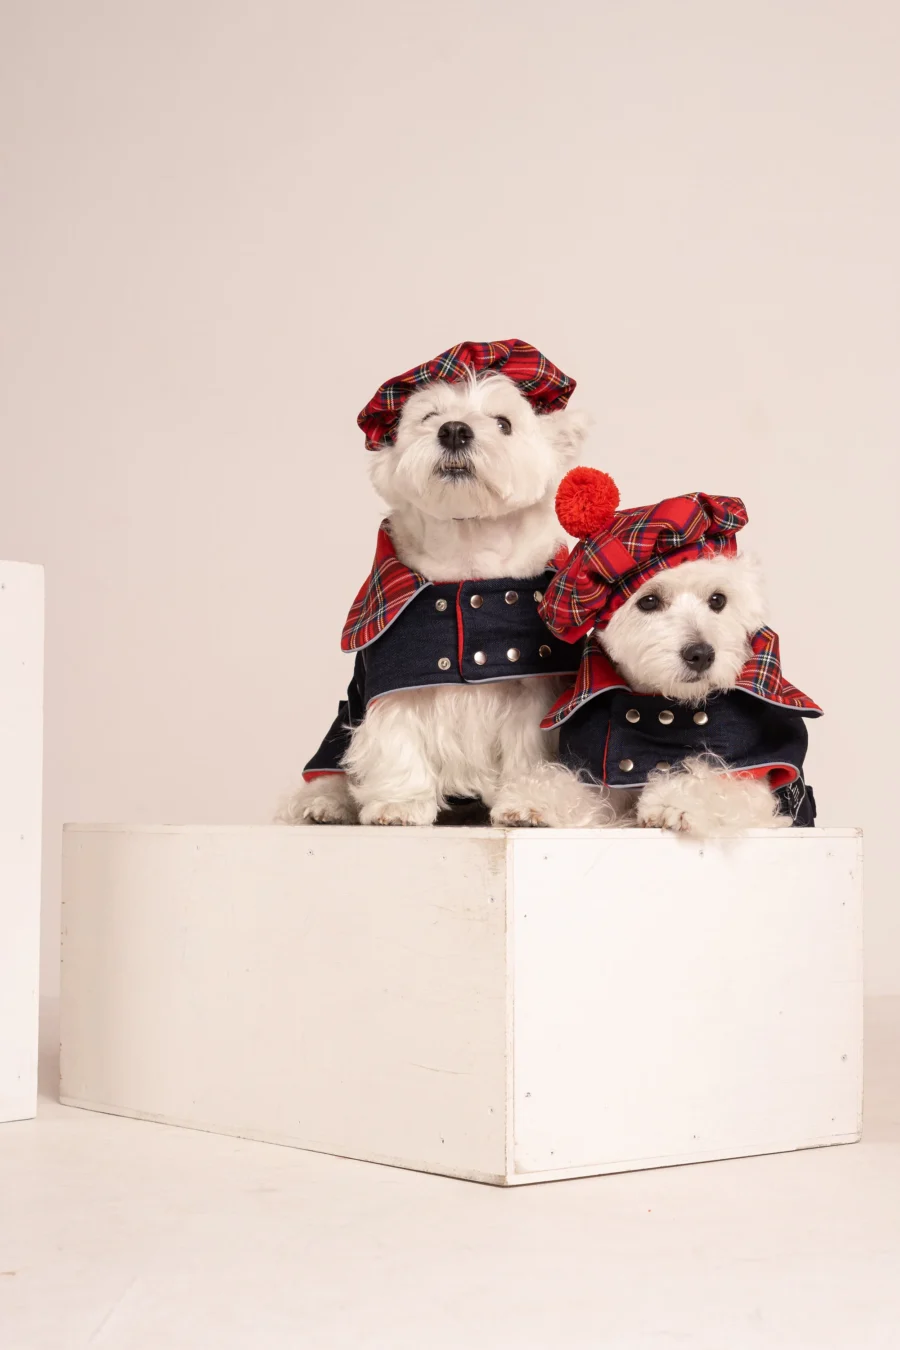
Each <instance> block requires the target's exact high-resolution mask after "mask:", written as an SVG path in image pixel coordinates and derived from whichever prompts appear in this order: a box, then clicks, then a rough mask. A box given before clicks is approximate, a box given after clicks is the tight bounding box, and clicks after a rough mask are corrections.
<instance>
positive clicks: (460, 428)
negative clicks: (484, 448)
mask: <svg viewBox="0 0 900 1350" xmlns="http://www.w3.org/2000/svg"><path fill="white" fill-rule="evenodd" d="M474 439H475V432H474V431H473V430H472V428H471V427H470V426H469V424H468V422H445V423H444V424H443V426H442V427H440V429H439V430H438V440H439V441H440V443H441V447H442V449H444V450H465V449H467V447H468V446H469V445H470V444H471V442H472V441H474Z"/></svg>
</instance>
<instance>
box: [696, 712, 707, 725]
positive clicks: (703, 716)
mask: <svg viewBox="0 0 900 1350" xmlns="http://www.w3.org/2000/svg"><path fill="white" fill-rule="evenodd" d="M694 721H695V722H696V723H697V726H698V727H705V726H706V724H707V722H708V721H709V714H708V713H705V712H704V711H703V710H702V708H701V710H700V712H695V713H694Z"/></svg>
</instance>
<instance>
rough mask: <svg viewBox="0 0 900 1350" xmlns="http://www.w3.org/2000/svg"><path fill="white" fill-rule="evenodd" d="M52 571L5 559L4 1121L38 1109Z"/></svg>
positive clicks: (0, 712) (1, 596)
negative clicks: (47, 619)
mask: <svg viewBox="0 0 900 1350" xmlns="http://www.w3.org/2000/svg"><path fill="white" fill-rule="evenodd" d="M43 707H44V572H43V569H42V568H40V567H35V566H33V565H32V564H30V563H14V562H0V1121H5V1120H23V1119H26V1118H27V1117H29V1116H33V1115H34V1114H35V1110H36V1108H37V1054H38V972H39V960H40V931H41V769H42V755H43Z"/></svg>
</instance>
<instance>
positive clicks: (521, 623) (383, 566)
mask: <svg viewBox="0 0 900 1350" xmlns="http://www.w3.org/2000/svg"><path fill="white" fill-rule="evenodd" d="M566 556H567V550H566V549H562V550H561V552H560V555H558V556H557V558H555V559H554V560H553V561H552V562H550V563H548V565H547V567H546V569H545V570H544V571H543V572H541V573H539V574H538V575H537V576H533V577H502V578H499V579H492V580H490V581H485V580H476V581H448V582H432V581H428V580H427V579H426V578H425V577H423V576H422V575H421V574H420V573H418V572H414V571H413V570H412V569H411V568H409V567H407V566H406V565H405V564H404V563H402V562H401V561H400V559H399V558H398V557H397V554H396V552H395V550H394V545H393V541H392V539H391V536H390V533H389V531H388V528H387V523H386V522H385V523H384V524H382V526H381V529H380V530H379V533H378V543H377V547H376V552H375V562H374V564H373V567H372V571H371V572H370V574H369V576H368V578H367V580H366V582H365V584H364V585H363V587H362V589H361V590H360V592H359V594H358V595H357V597H356V599H355V600H354V602H353V606H352V608H351V610H350V613H349V615H348V616H347V622H346V624H345V625H344V633H343V637H342V639H341V647H342V648H343V650H344V651H345V652H355V653H356V663H355V665H354V669H353V678H352V680H351V682H350V687H349V689H348V690H347V697H346V698H345V699H343V700H342V701H341V703H340V705H339V707H338V714H337V717H336V718H335V720H334V722H333V723H332V726H331V729H330V730H329V732H328V734H327V736H326V737H325V739H324V741H323V742H322V744H321V746H320V747H319V749H318V750H317V752H316V754H315V755H314V756H313V757H312V759H311V760H310V761H309V763H308V764H307V765H306V768H305V769H304V771H303V777H304V779H305V780H306V781H307V782H308V781H309V780H310V779H312V778H316V777H318V776H319V775H320V774H324V773H342V772H343V770H342V769H341V760H342V759H343V756H344V753H345V752H346V750H347V747H348V745H349V743H350V736H351V733H352V730H353V728H354V727H356V726H358V725H359V723H360V722H361V721H362V719H363V717H364V715H365V711H366V708H367V707H368V705H369V704H370V703H372V702H373V701H374V700H375V699H378V698H383V697H384V696H385V695H386V694H392V693H396V692H398V691H399V690H402V689H427V688H430V687H431V686H432V685H454V684H456V685H462V684H492V683H495V682H497V681H500V680H521V679H529V678H539V677H541V676H547V675H567V676H570V677H571V676H573V675H574V673H575V671H576V670H577V669H578V666H579V662H580V659H581V650H580V646H572V645H571V644H569V643H567V642H563V641H561V640H560V639H559V638H557V637H554V636H553V634H552V633H551V632H550V631H549V629H548V628H547V626H546V625H545V623H544V622H543V620H542V619H541V617H540V615H539V613H538V606H539V605H540V603H541V601H542V599H543V595H544V591H545V590H546V588H547V586H548V585H549V583H550V582H551V581H552V579H553V577H554V576H555V574H556V570H557V567H558V566H559V565H560V564H561V563H562V562H563V561H564V560H565V557H566Z"/></svg>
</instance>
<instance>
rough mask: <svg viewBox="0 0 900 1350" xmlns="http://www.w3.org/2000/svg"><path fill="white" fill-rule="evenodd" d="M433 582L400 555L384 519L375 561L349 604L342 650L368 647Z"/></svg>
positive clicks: (342, 638)
mask: <svg viewBox="0 0 900 1350" xmlns="http://www.w3.org/2000/svg"><path fill="white" fill-rule="evenodd" d="M430 585H431V582H430V581H428V580H427V578H426V577H423V576H422V574H421V572H414V571H413V570H412V568H411V567H407V566H406V563H402V562H401V561H400V559H399V558H398V557H397V553H396V550H395V548H394V541H393V539H392V538H391V536H390V533H389V530H388V522H387V521H386V520H383V521H382V522H381V526H380V528H379V530H378V541H377V543H376V545H375V561H374V562H373V563H372V570H371V572H370V573H369V575H368V576H367V577H366V579H365V581H364V582H363V584H362V586H361V588H360V590H359V594H358V595H357V597H356V599H355V600H354V601H353V604H352V605H351V606H350V613H349V614H348V615H347V622H346V623H345V624H344V631H343V634H342V636H341V649H342V650H343V651H345V652H357V651H359V650H360V649H361V648H362V647H368V645H369V643H370V642H374V641H375V639H376V638H378V637H381V634H382V633H383V632H384V630H385V629H386V628H389V627H390V625H391V624H392V623H393V622H394V620H395V619H396V618H398V617H399V615H400V614H401V613H402V612H403V610H404V609H406V606H407V605H408V604H409V602H410V600H412V599H413V598H414V597H415V596H417V595H418V593H419V591H422V590H424V589H425V587H426V586H430Z"/></svg>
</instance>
